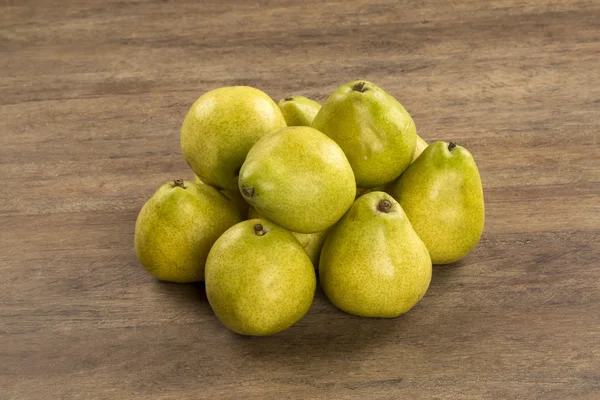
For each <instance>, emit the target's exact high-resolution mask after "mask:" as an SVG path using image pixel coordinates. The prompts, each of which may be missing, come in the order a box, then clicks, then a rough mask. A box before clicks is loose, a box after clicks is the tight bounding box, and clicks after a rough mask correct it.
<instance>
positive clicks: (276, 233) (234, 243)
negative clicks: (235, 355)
mask: <svg viewBox="0 0 600 400" xmlns="http://www.w3.org/2000/svg"><path fill="white" fill-rule="evenodd" d="M315 287H316V276H315V271H314V269H313V266H312V264H311V262H310V259H309V258H308V256H307V255H306V252H305V251H304V249H303V248H302V246H300V243H298V241H297V240H296V239H295V238H294V236H292V234H291V233H289V232H288V231H286V230H285V229H283V228H281V227H280V226H277V225H276V224H274V223H272V222H271V221H268V220H265V219H252V220H249V221H243V222H240V223H239V224H237V225H235V226H233V227H232V228H230V229H229V230H227V231H226V232H225V233H224V234H223V235H222V236H221V237H220V238H219V239H218V240H217V241H216V242H215V244H214V246H213V247H212V249H211V250H210V253H209V255H208V260H207V261H206V295H207V297H208V301H209V303H210V305H211V307H212V308H213V310H214V312H215V314H216V315H217V317H218V318H219V320H220V321H221V322H222V323H223V325H225V326H226V327H227V328H229V329H231V330H232V331H234V332H237V333H239V334H242V335H253V336H265V335H272V334H275V333H277V332H281V331H283V330H285V329H287V328H289V327H290V326H292V325H293V324H295V323H296V322H297V321H298V320H299V319H300V318H302V317H303V316H304V314H306V312H307V311H308V309H309V308H310V305H311V303H312V300H313V297H314V293H315Z"/></svg>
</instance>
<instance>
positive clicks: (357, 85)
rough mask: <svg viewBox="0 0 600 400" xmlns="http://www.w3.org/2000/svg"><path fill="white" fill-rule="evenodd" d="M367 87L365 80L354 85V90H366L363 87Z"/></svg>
mask: <svg viewBox="0 0 600 400" xmlns="http://www.w3.org/2000/svg"><path fill="white" fill-rule="evenodd" d="M364 87H365V83H364V82H358V83H357V84H356V85H354V86H352V90H354V91H355V92H361V93H363V92H366V90H363V88H364Z"/></svg>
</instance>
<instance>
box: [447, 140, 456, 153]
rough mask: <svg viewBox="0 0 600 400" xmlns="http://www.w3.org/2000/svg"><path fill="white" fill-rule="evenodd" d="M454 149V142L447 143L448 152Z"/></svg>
mask: <svg viewBox="0 0 600 400" xmlns="http://www.w3.org/2000/svg"><path fill="white" fill-rule="evenodd" d="M455 147H456V143H454V142H450V143H448V150H450V151H452V149H454V148H455Z"/></svg>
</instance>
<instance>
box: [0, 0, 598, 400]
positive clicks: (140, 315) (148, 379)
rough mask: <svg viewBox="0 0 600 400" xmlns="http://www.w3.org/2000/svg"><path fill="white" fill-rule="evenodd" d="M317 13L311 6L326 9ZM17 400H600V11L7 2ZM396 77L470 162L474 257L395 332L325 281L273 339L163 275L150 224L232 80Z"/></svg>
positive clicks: (7, 378) (3, 387) (5, 69)
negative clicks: (161, 189) (202, 116)
mask: <svg viewBox="0 0 600 400" xmlns="http://www.w3.org/2000/svg"><path fill="white" fill-rule="evenodd" d="M311 3H314V4H311ZM0 7H1V8H0V50H1V58H0V89H1V90H0V93H1V98H0V140H1V145H0V187H1V189H0V398H1V399H19V400H21V399H103V398H106V399H123V398H130V397H131V398H151V399H188V398H190V399H191V398H194V399H197V398H210V399H215V398H223V399H238V398H260V399H267V398H269V399H270V398H273V399H282V398H298V399H308V398H330V399H331V398H334V399H350V398H369V399H371V398H372V399H397V398H413V399H414V398H440V399H441V398H472V399H481V398H487V399H498V398H509V399H525V398H527V399H530V398H531V399H532V398H540V399H566V398H569V399H573V398H588V399H597V398H600V283H599V282H600V262H599V256H600V158H599V156H600V150H599V144H600V140H599V137H600V67H599V62H600V22H599V21H600V3H599V2H598V1H560V0H538V1H530V2H527V1H523V0H496V1H493V2H484V1H479V0H471V1H464V2H460V1H438V2H435V1H401V2H398V1H387V2H386V1H376V2H369V1H335V2H329V3H328V4H327V5H323V4H321V2H317V1H314V2H312V1H310V2H300V1H248V2H243V1H239V2H235V3H234V2H229V1H218V2H216V1H215V2H210V3H207V2H195V1H187V2H175V1H135V2H122V1H96V2H93V1H90V0H80V1H72V2H66V1H63V2H55V1H16V0H5V1H2V2H1V5H0ZM357 78H363V79H368V80H371V81H374V82H376V83H378V84H380V85H381V86H382V87H383V88H385V89H386V90H387V91H389V92H390V93H392V94H393V95H395V96H396V97H397V98H398V99H399V100H400V101H401V102H402V103H403V104H404V106H405V107H406V108H407V109H408V110H409V112H411V113H412V115H413V116H414V119H415V122H416V124H417V128H418V131H419V133H420V134H421V135H422V136H423V137H424V138H425V139H426V140H428V141H432V140H435V139H443V140H454V141H456V142H457V143H459V144H461V145H464V146H466V147H467V148H469V149H470V150H471V152H472V153H473V154H474V156H475V158H476V161H477V163H478V165H479V168H480V171H481V174H482V178H483V183H484V189H485V197H486V212H487V214H486V216H487V218H486V228H485V233H484V236H483V238H482V240H481V242H480V244H479V246H478V247H477V249H476V250H475V251H474V252H473V253H472V254H471V255H469V256H468V257H467V258H466V259H464V260H463V261H461V262H459V263H457V264H456V265H451V266H443V267H435V270H434V276H433V281H432V284H431V287H430V290H429V292H428V293H427V295H426V296H425V298H424V299H423V300H422V301H421V303H420V304H419V305H418V306H417V307H416V308H414V309H413V310H412V311H411V312H409V313H408V314H406V315H404V316H402V317H399V318H397V319H393V320H374V319H360V318H356V317H352V316H350V315H347V314H344V313H342V312H340V311H338V310H337V309H335V308H334V307H333V306H332V305H331V304H330V303H329V302H328V301H327V300H326V299H325V297H324V295H323V293H322V292H320V291H319V292H317V294H316V298H315V301H314V304H313V306H312V308H311V310H310V311H309V313H308V315H307V316H306V317H305V318H304V319H302V320H301V321H300V322H299V323H298V324H297V325H295V326H294V327H293V328H291V329H289V330H288V331H286V332H284V333H282V334H279V335H276V336H274V337H270V338H245V337H240V336H237V335H235V334H233V333H231V332H229V331H227V330H226V329H225V328H224V327H223V326H221V325H220V323H219V322H218V321H217V319H216V318H215V316H214V315H213V313H212V312H211V310H210V307H209V305H208V303H207V300H206V297H205V295H204V294H203V287H202V286H201V285H175V284H165V283H158V282H156V281H155V280H153V279H152V278H151V277H150V276H149V275H147V274H146V272H145V271H144V270H143V269H142V267H141V266H140V265H139V263H138V261H137V260H136V258H135V255H134V253H133V243H132V242H133V230H134V221H135V218H136V215H137V213H138V211H139V209H140V207H141V206H142V204H143V203H144V202H145V200H146V199H147V198H148V197H149V196H150V195H151V194H152V193H153V192H154V191H155V189H156V188H157V187H158V186H159V185H160V184H161V183H163V182H165V181H168V180H170V179H173V178H180V177H186V178H190V177H191V176H192V173H191V172H190V171H189V169H188V168H187V166H186V163H185V161H184V160H183V158H182V157H181V152H180V149H179V129H180V126H181V122H182V121H183V118H184V115H185V113H186V111H187V109H188V107H189V106H190V105H191V103H192V102H193V101H194V100H195V99H196V98H197V97H198V96H199V95H200V94H202V93H203V92H205V91H207V90H209V89H212V88H216V87H219V86H224V85H234V84H236V85H239V84H246V85H252V86H256V87H259V88H261V89H263V90H265V91H266V92H267V93H269V94H270V95H271V96H272V97H273V98H275V99H279V98H281V97H284V96H286V95H290V94H303V95H307V96H310V97H313V98H316V99H317V100H320V101H323V100H324V99H325V98H326V96H327V94H328V93H329V92H331V91H332V90H333V89H334V88H335V87H337V86H338V85H340V84H342V83H345V82H347V81H350V80H353V79H357Z"/></svg>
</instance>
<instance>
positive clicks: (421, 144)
mask: <svg viewBox="0 0 600 400" xmlns="http://www.w3.org/2000/svg"><path fill="white" fill-rule="evenodd" d="M426 147H427V142H426V141H424V140H423V139H422V138H421V136H419V135H417V145H416V146H415V153H414V154H413V159H412V161H411V163H413V162H415V160H416V159H417V157H419V156H420V155H421V153H422V152H423V150H425V148H426Z"/></svg>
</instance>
